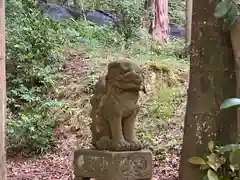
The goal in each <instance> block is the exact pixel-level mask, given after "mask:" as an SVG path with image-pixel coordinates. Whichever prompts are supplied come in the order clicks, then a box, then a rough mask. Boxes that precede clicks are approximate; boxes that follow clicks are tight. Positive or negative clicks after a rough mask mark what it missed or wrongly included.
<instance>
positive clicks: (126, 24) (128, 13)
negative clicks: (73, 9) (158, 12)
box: [78, 0, 145, 43]
mask: <svg viewBox="0 0 240 180" xmlns="http://www.w3.org/2000/svg"><path fill="white" fill-rule="evenodd" d="M144 2H145V1H144V0H122V1H118V0H99V1H83V2H82V1H80V2H79V3H78V4H79V5H80V6H81V9H84V10H89V9H100V10H106V11H109V12H112V13H114V14H115V15H116V16H117V17H118V19H119V23H118V25H117V27H116V28H117V31H118V32H119V34H121V35H122V36H123V37H124V40H125V41H126V42H128V43H130V42H129V41H132V39H134V38H137V39H138V38H139V30H140V27H141V26H142V21H143V18H144V14H145V9H144ZM130 39H131V40H130Z"/></svg>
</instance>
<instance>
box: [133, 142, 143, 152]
mask: <svg viewBox="0 0 240 180" xmlns="http://www.w3.org/2000/svg"><path fill="white" fill-rule="evenodd" d="M142 148H143V145H142V143H141V142H140V141H138V140H136V141H132V142H130V150H132V151H136V150H141V149H142Z"/></svg>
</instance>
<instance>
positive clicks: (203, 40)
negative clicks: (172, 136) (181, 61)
mask: <svg viewBox="0 0 240 180" xmlns="http://www.w3.org/2000/svg"><path fill="white" fill-rule="evenodd" d="M215 7H216V0H215V1H209V0H201V1H199V0H194V1H193V15H192V40H191V45H190V48H191V49H190V55H191V62H190V80H189V88H188V102H187V110H186V115H185V122H184V137H183V146H182V153H181V160H180V169H179V179H180V180H190V179H191V180H200V171H199V167H198V166H194V165H192V164H190V163H189V162H188V158H190V157H192V156H204V154H205V153H206V152H207V151H208V148H207V144H208V142H209V141H210V139H212V140H215V139H217V140H218V141H217V142H218V143H220V144H226V143H231V142H235V141H236V139H237V133H236V132H237V113H236V109H234V108H232V109H228V110H226V111H223V112H221V113H220V112H219V107H220V104H221V103H222V102H223V100H225V99H227V98H230V97H235V94H236V76H235V73H234V66H235V64H234V57H233V50H232V46H231V41H230V34H229V32H224V31H223V21H221V20H218V19H216V18H215V16H214V12H215Z"/></svg>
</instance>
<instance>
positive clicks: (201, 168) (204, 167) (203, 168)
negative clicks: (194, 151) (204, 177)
mask: <svg viewBox="0 0 240 180" xmlns="http://www.w3.org/2000/svg"><path fill="white" fill-rule="evenodd" d="M208 168H210V166H209V165H208V164H203V165H201V166H200V170H206V169H208Z"/></svg>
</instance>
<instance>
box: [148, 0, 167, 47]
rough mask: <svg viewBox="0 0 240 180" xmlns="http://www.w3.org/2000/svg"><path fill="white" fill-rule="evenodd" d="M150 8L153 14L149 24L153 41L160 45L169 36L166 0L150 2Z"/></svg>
mask: <svg viewBox="0 0 240 180" xmlns="http://www.w3.org/2000/svg"><path fill="white" fill-rule="evenodd" d="M151 6H152V8H153V9H154V14H155V15H154V18H153V21H152V23H151V26H152V27H151V29H152V35H153V39H154V40H156V41H158V42H159V43H161V44H162V43H164V42H166V41H167V39H168V35H169V25H168V24H169V19H168V0H152V1H151Z"/></svg>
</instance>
